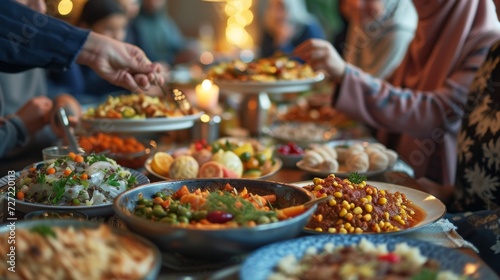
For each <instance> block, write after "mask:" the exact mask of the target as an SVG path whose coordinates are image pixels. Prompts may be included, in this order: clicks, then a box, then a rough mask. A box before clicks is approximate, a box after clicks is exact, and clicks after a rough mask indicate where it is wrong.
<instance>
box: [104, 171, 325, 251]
mask: <svg viewBox="0 0 500 280" xmlns="http://www.w3.org/2000/svg"><path fill="white" fill-rule="evenodd" d="M228 183H229V184H230V185H231V186H232V187H234V188H235V189H237V190H238V191H240V190H242V189H243V188H245V187H246V188H247V190H248V192H249V193H252V194H257V195H268V194H275V195H276V197H277V201H276V204H277V205H278V208H285V207H290V206H294V205H300V204H303V203H305V202H307V201H310V200H312V199H313V196H312V195H311V193H310V192H308V191H306V190H304V189H302V188H299V187H296V186H292V185H288V184H284V183H278V182H272V181H265V180H251V179H234V178H233V179H230V178H210V179H190V180H178V181H163V182H157V183H152V184H148V185H144V186H141V187H138V188H135V189H132V190H128V191H126V192H124V193H122V194H120V195H119V196H118V197H116V199H115V202H114V204H113V209H114V211H115V214H116V215H117V216H118V217H119V218H120V219H121V220H122V221H124V222H125V224H126V225H127V226H128V228H129V229H130V230H132V231H134V232H136V233H138V234H140V235H142V236H144V237H146V238H148V239H149V240H151V241H153V243H155V244H156V245H157V246H158V247H159V248H160V250H161V251H164V252H167V253H177V254H180V255H183V256H185V257H188V258H196V259H205V260H216V259H219V260H221V259H225V258H229V257H233V256H237V255H241V254H245V253H248V252H250V251H252V250H254V249H256V248H258V247H260V246H263V245H266V244H269V243H273V242H276V241H280V240H285V239H289V238H293V237H295V236H297V235H299V234H300V232H301V231H302V229H303V227H304V226H305V224H306V223H307V222H308V221H309V219H310V217H311V215H312V213H313V212H314V211H315V209H316V205H314V206H312V207H310V208H308V209H307V210H306V211H305V212H303V213H302V214H300V215H297V216H295V217H293V218H290V219H286V220H281V221H279V222H274V223H269V224H260V225H256V226H254V227H237V228H222V229H221V228H219V229H206V228H203V229H202V228H195V227H180V226H176V225H168V224H165V223H162V222H158V221H153V220H149V219H145V218H141V217H137V216H135V215H134V214H133V211H134V208H135V206H136V205H137V202H138V197H139V195H140V194H141V195H142V196H143V197H152V196H153V195H154V194H155V193H157V192H165V191H167V192H175V191H177V190H179V189H180V188H181V187H182V186H184V185H185V186H187V187H188V189H189V190H190V191H194V190H195V189H198V188H201V189H207V190H210V191H215V190H220V189H222V188H223V187H224V186H225V185H226V184H228Z"/></svg>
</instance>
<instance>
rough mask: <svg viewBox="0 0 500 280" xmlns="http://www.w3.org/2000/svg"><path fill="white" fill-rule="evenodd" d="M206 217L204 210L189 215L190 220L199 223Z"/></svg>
mask: <svg viewBox="0 0 500 280" xmlns="http://www.w3.org/2000/svg"><path fill="white" fill-rule="evenodd" d="M206 217H207V211H206V210H201V211H195V212H192V215H191V218H192V219H193V220H195V221H200V220H202V219H205V218H206Z"/></svg>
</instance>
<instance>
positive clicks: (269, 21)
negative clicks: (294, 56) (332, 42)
mask: <svg viewBox="0 0 500 280" xmlns="http://www.w3.org/2000/svg"><path fill="white" fill-rule="evenodd" d="M264 7H265V8H264V11H263V17H262V25H263V28H262V30H263V31H262V36H261V39H260V56H261V57H269V56H272V55H273V54H275V53H276V52H277V51H279V52H282V53H285V54H290V53H291V52H292V51H293V50H294V48H295V47H296V46H298V45H299V44H300V43H302V42H304V41H305V40H307V39H311V38H319V39H325V33H324V31H323V27H322V26H321V25H320V23H319V21H318V20H317V19H316V17H315V16H314V15H312V14H310V13H309V12H308V11H307V8H306V5H305V3H304V1H303V0H267V2H266V3H264Z"/></svg>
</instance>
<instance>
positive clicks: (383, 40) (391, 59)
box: [362, 26, 414, 79]
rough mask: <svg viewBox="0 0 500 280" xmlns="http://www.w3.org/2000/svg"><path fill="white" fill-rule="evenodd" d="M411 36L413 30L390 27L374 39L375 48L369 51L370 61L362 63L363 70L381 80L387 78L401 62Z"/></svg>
mask: <svg viewBox="0 0 500 280" xmlns="http://www.w3.org/2000/svg"><path fill="white" fill-rule="evenodd" d="M413 36H414V30H411V29H409V28H399V27H397V26H392V27H391V29H390V30H387V31H386V33H385V34H382V35H381V36H380V37H378V38H376V39H374V40H378V41H377V42H376V44H374V45H375V48H374V49H372V50H369V51H370V52H371V53H372V55H371V56H370V58H371V59H368V61H366V60H365V61H363V63H364V64H363V67H362V68H363V70H364V71H366V72H367V73H369V74H372V75H374V76H375V77H379V78H382V79H385V78H387V77H389V76H390V74H392V72H394V70H395V69H396V68H397V67H398V66H399V64H400V63H401V61H402V60H403V57H404V56H405V54H406V51H407V49H408V45H409V44H410V42H411V40H412V39H413Z"/></svg>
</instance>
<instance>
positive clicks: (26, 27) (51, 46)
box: [0, 0, 89, 72]
mask: <svg viewBox="0 0 500 280" xmlns="http://www.w3.org/2000/svg"><path fill="white" fill-rule="evenodd" d="M88 34H89V31H87V30H83V29H79V28H76V27H73V26H71V25H69V24H67V23H65V22H63V21H61V20H58V19H55V18H53V17H50V16H47V15H44V14H41V13H38V12H36V11H33V10H31V9H29V8H28V7H25V6H24V5H21V4H19V3H17V2H14V1H11V0H8V1H4V2H3V3H2V11H1V12H0V71H2V72H20V71H24V70H27V69H30V68H34V67H44V68H49V69H59V70H60V69H65V68H66V67H68V66H69V65H70V64H71V62H73V61H74V60H75V58H76V55H77V54H78V53H79V51H80V49H81V47H82V45H83V44H84V42H85V41H86V40H87V36H88Z"/></svg>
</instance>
